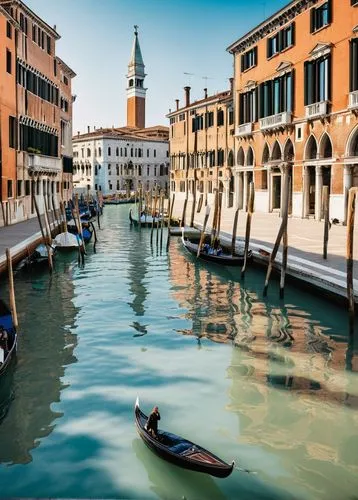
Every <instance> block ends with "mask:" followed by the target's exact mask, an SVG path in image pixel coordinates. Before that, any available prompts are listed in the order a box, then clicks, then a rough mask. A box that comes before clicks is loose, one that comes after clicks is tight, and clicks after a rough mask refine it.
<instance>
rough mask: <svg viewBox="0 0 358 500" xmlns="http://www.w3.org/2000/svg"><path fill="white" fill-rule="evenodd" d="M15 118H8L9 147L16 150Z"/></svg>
mask: <svg viewBox="0 0 358 500" xmlns="http://www.w3.org/2000/svg"><path fill="white" fill-rule="evenodd" d="M16 135H17V134H16V118H15V117H14V116H9V147H10V148H14V149H16V146H17V144H16V142H17V141H16Z"/></svg>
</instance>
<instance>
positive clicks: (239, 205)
mask: <svg viewBox="0 0 358 500" xmlns="http://www.w3.org/2000/svg"><path fill="white" fill-rule="evenodd" d="M243 189H244V186H243V173H242V172H238V173H237V208H240V210H242V208H243V206H244V200H243Z"/></svg>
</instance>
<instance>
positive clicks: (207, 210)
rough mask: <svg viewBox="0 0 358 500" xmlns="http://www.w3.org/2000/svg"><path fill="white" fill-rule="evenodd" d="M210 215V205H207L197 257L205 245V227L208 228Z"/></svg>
mask: <svg viewBox="0 0 358 500" xmlns="http://www.w3.org/2000/svg"><path fill="white" fill-rule="evenodd" d="M209 215H210V205H206V209H205V217H204V223H203V228H202V230H201V234H200V241H199V245H198V252H197V254H196V256H197V257H199V255H200V251H201V247H202V246H203V243H204V239H205V229H206V225H207V223H208V220H209Z"/></svg>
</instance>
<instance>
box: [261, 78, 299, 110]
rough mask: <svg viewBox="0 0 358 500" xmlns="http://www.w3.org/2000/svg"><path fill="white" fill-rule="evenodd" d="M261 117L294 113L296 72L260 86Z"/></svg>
mask: <svg viewBox="0 0 358 500" xmlns="http://www.w3.org/2000/svg"><path fill="white" fill-rule="evenodd" d="M259 98H260V109H259V117H260V118H266V117H267V116H272V115H276V114H279V113H283V112H288V113H290V112H292V111H293V106H294V72H293V71H291V72H290V73H286V74H285V75H282V76H280V77H278V78H275V79H274V80H269V81H267V82H264V83H262V84H261V85H260V86H259Z"/></svg>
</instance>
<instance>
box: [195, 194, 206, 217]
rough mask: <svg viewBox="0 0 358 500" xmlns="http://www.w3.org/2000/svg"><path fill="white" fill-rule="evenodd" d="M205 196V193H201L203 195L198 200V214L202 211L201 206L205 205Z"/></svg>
mask: <svg viewBox="0 0 358 500" xmlns="http://www.w3.org/2000/svg"><path fill="white" fill-rule="evenodd" d="M203 198H204V195H203V193H201V195H200V197H199V201H198V208H197V210H196V213H197V214H198V213H200V212H201V207H202V206H203Z"/></svg>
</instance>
